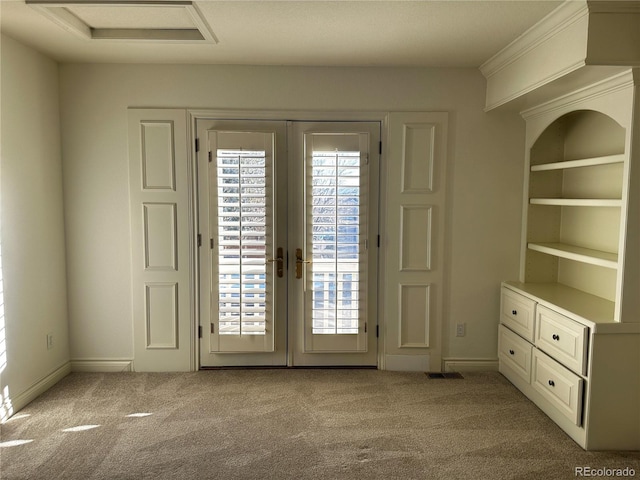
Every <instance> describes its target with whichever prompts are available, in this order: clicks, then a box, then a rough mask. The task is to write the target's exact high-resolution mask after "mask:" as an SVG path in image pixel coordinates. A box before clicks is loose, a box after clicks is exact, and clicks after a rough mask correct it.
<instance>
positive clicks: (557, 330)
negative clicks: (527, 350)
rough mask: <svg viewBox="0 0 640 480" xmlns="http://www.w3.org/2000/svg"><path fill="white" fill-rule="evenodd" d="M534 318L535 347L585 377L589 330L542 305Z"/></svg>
mask: <svg viewBox="0 0 640 480" xmlns="http://www.w3.org/2000/svg"><path fill="white" fill-rule="evenodd" d="M536 316H537V320H536V339H535V344H536V346H537V347H538V348H540V349H541V350H543V351H545V352H546V353H548V354H549V355H550V356H552V357H553V358H555V359H556V360H558V361H559V362H560V363H562V364H563V365H564V366H565V367H567V368H570V369H571V370H573V371H574V372H576V373H579V374H582V375H586V373H587V339H588V335H589V328H588V327H586V326H584V325H582V324H580V323H578V322H575V321H573V320H571V319H570V318H568V317H565V316H564V315H560V314H559V313H557V312H554V311H553V310H550V309H548V308H546V307H544V306H542V305H538V307H537V313H536Z"/></svg>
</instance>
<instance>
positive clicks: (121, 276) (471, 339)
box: [60, 64, 524, 360]
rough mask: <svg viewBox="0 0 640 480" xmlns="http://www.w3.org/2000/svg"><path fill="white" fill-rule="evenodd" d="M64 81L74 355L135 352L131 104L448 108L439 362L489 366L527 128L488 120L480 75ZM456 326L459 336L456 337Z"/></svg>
mask: <svg viewBox="0 0 640 480" xmlns="http://www.w3.org/2000/svg"><path fill="white" fill-rule="evenodd" d="M60 83H61V97H60V98H61V110H62V115H61V117H62V133H63V152H64V191H65V199H66V208H65V215H66V220H67V230H66V234H67V248H68V264H67V266H68V267H67V268H68V279H69V282H68V289H69V312H70V329H71V356H72V359H78V360H79V359H91V358H93V359H126V358H132V356H133V346H132V343H133V341H132V335H133V334H132V318H131V281H130V262H131V259H130V255H131V254H130V252H131V245H130V227H129V199H128V151H127V111H126V109H127V107H130V106H135V107H187V108H221V109H251V110H256V109H269V110H318V111H322V110H355V111H358V110H376V111H392V110H426V111H447V112H449V115H450V116H449V119H450V125H449V145H448V149H449V162H450V164H449V181H450V183H449V187H448V188H449V213H448V219H447V224H448V227H449V232H448V239H449V241H450V249H449V252H448V256H449V260H448V265H449V269H448V281H449V290H448V299H447V300H446V305H445V315H446V316H447V318H448V322H449V323H448V324H446V325H445V326H444V330H445V343H444V348H443V355H444V356H445V357H446V356H453V357H467V358H491V359H495V358H496V356H497V355H496V350H497V341H496V337H497V323H498V303H499V282H500V281H501V280H503V279H508V278H517V275H518V259H519V253H518V246H519V235H520V215H521V207H520V205H521V192H522V164H523V147H522V145H523V142H524V124H523V122H522V120H521V119H520V118H519V117H518V116H517V115H516V114H513V113H510V114H507V113H497V112H494V113H491V114H485V113H483V105H484V95H485V84H484V80H483V77H482V75H481V74H480V72H479V71H477V70H475V69H409V68H407V69H384V68H295V67H234V66H185V65H179V66H158V65H95V64H92V65H75V64H73V65H72V64H70V65H62V66H61V67H60ZM393 288H395V286H393ZM458 321H463V322H466V323H467V335H466V337H463V338H454V337H452V335H451V334H452V332H453V328H454V325H455V323H456V322H458ZM450 336H451V338H449V337H450Z"/></svg>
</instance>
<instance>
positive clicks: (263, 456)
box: [0, 370, 640, 480]
mask: <svg viewBox="0 0 640 480" xmlns="http://www.w3.org/2000/svg"><path fill="white" fill-rule="evenodd" d="M464 377H465V378H464V379H457V380H456V379H429V378H427V377H426V376H425V375H424V374H422V373H397V372H381V371H376V370H224V371H203V372H197V373H187V374H173V373H166V374H144V373H122V374H98V373H74V374H71V375H70V376H68V377H66V378H65V379H64V380H63V381H61V382H60V383H59V384H58V385H56V386H55V387H54V388H53V389H51V390H50V391H48V392H47V393H45V394H44V395H42V396H41V397H40V398H38V399H37V400H35V401H34V402H32V403H31V404H30V405H29V406H28V407H27V408H25V409H23V410H22V411H21V412H19V413H18V414H16V415H14V417H13V418H12V419H11V420H9V421H8V422H7V423H6V424H4V425H2V428H1V431H0V434H1V438H0V442H1V446H2V447H3V448H0V462H1V463H0V478H2V479H3V480H5V479H7V480H8V479H29V480H32V479H47V480H48V479H72V480H74V479H82V480H84V479H165V478H166V479H174V478H175V479H209V478H210V479H359V480H360V479H377V478H379V479H573V478H576V477H575V471H574V469H575V467H590V468H594V469H595V468H625V467H630V468H633V469H634V470H635V472H636V478H640V453H638V452H635V453H624V452H608V453H605V452H585V451H583V450H582V449H581V448H580V447H578V446H577V445H576V444H575V443H574V442H573V441H572V440H571V439H570V438H569V437H567V436H566V435H565V434H564V432H562V431H561V430H560V429H559V428H558V427H556V426H555V424H554V423H553V422H551V420H549V419H548V418H547V417H546V416H545V415H544V414H543V413H542V412H541V411H540V410H538V408H537V407H536V406H535V405H533V404H532V403H531V402H530V401H529V400H527V399H526V398H525V397H524V396H523V395H522V394H520V393H519V392H518V391H517V390H516V389H515V388H514V387H513V386H512V385H511V384H510V383H509V382H508V381H507V380H505V379H504V378H503V377H502V376H501V375H500V374H498V373H496V372H490V373H468V374H465V375H464ZM70 429H71V430H70ZM601 478H602V477H601Z"/></svg>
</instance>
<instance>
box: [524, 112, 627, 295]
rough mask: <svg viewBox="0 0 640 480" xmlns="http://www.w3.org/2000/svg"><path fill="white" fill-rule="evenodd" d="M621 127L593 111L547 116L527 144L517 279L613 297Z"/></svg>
mask: <svg viewBox="0 0 640 480" xmlns="http://www.w3.org/2000/svg"><path fill="white" fill-rule="evenodd" d="M625 138H626V132H625V129H624V128H623V127H622V126H621V125H620V124H619V123H617V122H616V121H615V120H613V119H612V118H610V117H608V116H607V115H605V114H603V113H599V112H596V111H593V110H580V111H574V112H570V113H568V114H566V115H564V116H561V117H560V118H558V119H556V120H555V121H554V122H552V123H551V124H550V125H549V126H548V127H547V128H546V129H545V130H544V131H543V133H542V134H541V135H540V136H539V138H538V139H537V140H536V141H535V143H534V144H533V145H532V147H531V149H530V152H529V153H530V156H529V174H528V178H529V188H528V192H529V194H528V211H527V212H526V215H527V218H528V222H527V231H526V254H525V268H524V270H525V271H524V280H525V282H527V283H528V282H533V283H558V284H561V285H565V286H567V287H570V288H573V289H577V290H580V291H583V292H584V293H585V294H587V295H593V296H595V297H601V298H604V299H605V300H607V301H611V302H614V303H615V301H616V298H617V296H618V291H617V289H618V288H619V285H618V274H617V273H618V269H619V268H620V266H621V262H620V259H621V256H620V252H619V250H620V238H621V233H620V232H621V225H622V222H621V215H622V210H623V207H624V200H623V190H624V189H623V185H624V181H625V176H624V166H625V161H626V158H627V155H626V153H625Z"/></svg>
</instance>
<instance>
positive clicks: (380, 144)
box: [378, 141, 382, 155]
mask: <svg viewBox="0 0 640 480" xmlns="http://www.w3.org/2000/svg"><path fill="white" fill-rule="evenodd" d="M378 153H379V154H380V155H382V141H380V142H378Z"/></svg>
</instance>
